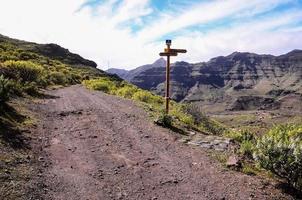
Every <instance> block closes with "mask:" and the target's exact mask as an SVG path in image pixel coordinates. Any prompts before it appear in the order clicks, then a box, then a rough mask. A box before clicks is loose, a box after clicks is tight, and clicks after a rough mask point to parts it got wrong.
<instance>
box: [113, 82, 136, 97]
mask: <svg viewBox="0 0 302 200" xmlns="http://www.w3.org/2000/svg"><path fill="white" fill-rule="evenodd" d="M137 90H138V89H137V88H136V87H134V86H130V85H125V86H124V87H122V88H120V89H118V90H117V91H116V95H118V96H121V97H124V98H127V99H131V98H132V97H133V95H134V94H135V93H136V92H137Z"/></svg>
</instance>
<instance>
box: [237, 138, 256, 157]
mask: <svg viewBox="0 0 302 200" xmlns="http://www.w3.org/2000/svg"><path fill="white" fill-rule="evenodd" d="M254 147H255V143H254V141H253V140H244V141H242V143H241V144H240V148H239V153H240V154H242V155H244V156H247V157H248V158H252V157H253V152H254Z"/></svg>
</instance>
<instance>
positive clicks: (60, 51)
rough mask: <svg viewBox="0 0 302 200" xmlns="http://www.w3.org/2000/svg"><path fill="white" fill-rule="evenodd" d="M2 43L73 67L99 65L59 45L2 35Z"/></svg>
mask: <svg viewBox="0 0 302 200" xmlns="http://www.w3.org/2000/svg"><path fill="white" fill-rule="evenodd" d="M0 43H8V44H10V45H12V46H14V47H15V48H18V49H22V50H24V51H27V52H32V53H36V54H39V55H42V56H45V57H48V58H50V59H54V60H59V61H61V62H63V63H65V64H69V65H73V66H89V67H94V68H96V67H97V64H96V63H95V62H93V61H91V60H87V59H84V58H83V57H81V56H80V55H78V54H75V53H71V52H70V51H69V50H68V49H65V48H63V47H61V46H59V45H57V44H37V43H33V42H27V41H23V40H17V39H12V38H9V37H6V36H4V35H1V34H0Z"/></svg>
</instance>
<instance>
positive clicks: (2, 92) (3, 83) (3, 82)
mask: <svg viewBox="0 0 302 200" xmlns="http://www.w3.org/2000/svg"><path fill="white" fill-rule="evenodd" d="M9 83H10V81H9V80H8V79H6V78H4V76H3V75H1V76H0V103H5V102H6V101H8V99H9V96H10V85H9Z"/></svg>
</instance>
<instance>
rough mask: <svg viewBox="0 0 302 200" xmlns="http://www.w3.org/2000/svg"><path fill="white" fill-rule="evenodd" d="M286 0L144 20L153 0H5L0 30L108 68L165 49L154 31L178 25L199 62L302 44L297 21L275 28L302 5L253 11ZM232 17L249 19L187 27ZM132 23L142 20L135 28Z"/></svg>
mask: <svg viewBox="0 0 302 200" xmlns="http://www.w3.org/2000/svg"><path fill="white" fill-rule="evenodd" d="M289 1H290V0H287V1H284V0H282V1H281V0H267V1H265V2H264V1H263V0H252V1H245V0H244V1H243V0H225V1H210V2H206V3H200V4H197V5H194V6H192V7H188V6H185V7H184V9H181V8H179V9H178V12H177V13H174V12H170V13H160V14H159V16H160V17H159V18H154V20H153V21H151V23H150V22H149V24H144V22H143V20H142V18H143V17H144V16H148V15H150V14H153V13H154V12H155V11H154V9H153V8H152V7H151V4H150V2H151V1H150V0H123V1H122V2H121V3H118V0H107V1H105V2H104V3H102V4H100V5H99V6H97V7H94V8H91V7H89V6H85V7H82V8H81V6H82V5H83V4H84V3H85V0H44V1H41V0H26V1H20V0H0V19H1V22H0V33H1V34H4V35H8V36H10V37H14V38H20V39H24V40H28V41H34V42H39V43H50V42H52V43H58V44H60V45H62V46H63V47H66V48H69V49H70V50H71V51H73V52H76V53H79V54H81V55H82V56H83V57H86V58H90V59H93V60H95V61H96V62H97V63H98V64H99V67H101V68H106V67H107V65H108V62H109V63H110V66H111V67H121V68H133V67H137V66H139V65H142V64H146V63H151V62H153V61H154V60H155V59H157V58H158V53H159V52H160V51H161V50H162V49H163V48H164V43H163V42H158V41H157V38H159V37H163V36H164V35H166V34H169V33H172V32H174V31H181V32H183V33H186V34H182V35H180V36H178V37H175V38H174V40H175V41H174V43H173V46H174V45H175V46H177V47H180V48H187V49H188V50H189V52H188V53H187V54H186V55H183V56H180V57H179V58H178V60H180V59H185V60H186V61H194V62H198V61H202V60H205V59H209V58H210V57H212V56H218V55H220V54H227V53H230V52H231V51H235V50H237V51H253V52H257V53H283V52H285V51H288V50H290V49H292V48H299V47H300V48H301V46H300V45H299V44H301V41H302V38H301V36H300V35H302V34H301V32H302V30H301V28H299V27H298V28H297V27H296V28H283V29H279V30H273V29H275V28H277V27H279V26H283V25H287V24H290V23H291V22H294V21H298V20H299V18H300V19H301V12H300V11H299V10H291V11H288V12H287V13H285V14H283V15H282V18H281V17H280V15H277V16H271V17H270V16H268V17H266V18H264V19H263V20H261V21H256V20H253V19H252V17H253V16H254V15H255V14H258V13H262V12H265V11H267V10H269V9H272V8H274V7H276V6H277V5H280V4H283V3H284V2H289ZM117 3H118V4H117ZM114 7H116V8H114ZM230 16H231V17H233V18H236V19H237V20H240V19H241V18H242V19H243V18H248V19H249V20H248V21H246V22H245V21H243V20H242V21H241V23H240V24H238V26H232V27H229V28H219V27H217V28H215V30H208V31H207V32H204V31H203V32H202V31H200V30H194V31H190V30H187V31H184V30H185V28H187V27H190V26H194V25H199V24H204V23H209V22H214V21H215V20H219V19H224V18H225V17H230ZM278 16H279V17H280V18H279V17H278ZM130 22H131V23H130ZM133 23H135V24H137V25H140V26H141V25H144V27H143V28H142V29H141V31H139V32H137V33H133V32H132V27H131V25H133ZM174 60H176V59H174Z"/></svg>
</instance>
